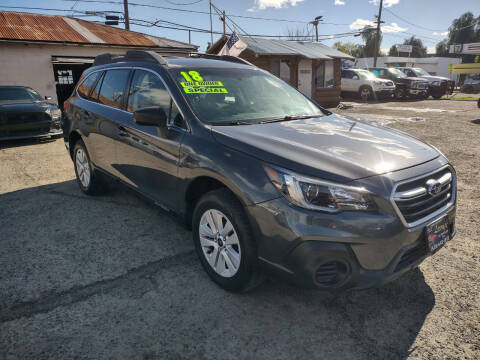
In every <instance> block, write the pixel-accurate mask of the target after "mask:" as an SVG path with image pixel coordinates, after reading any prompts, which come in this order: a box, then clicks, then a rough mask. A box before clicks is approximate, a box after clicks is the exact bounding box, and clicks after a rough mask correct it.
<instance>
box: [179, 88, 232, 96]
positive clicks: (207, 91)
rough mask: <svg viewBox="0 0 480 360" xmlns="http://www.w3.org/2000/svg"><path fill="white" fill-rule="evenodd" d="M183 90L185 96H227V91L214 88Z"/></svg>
mask: <svg viewBox="0 0 480 360" xmlns="http://www.w3.org/2000/svg"><path fill="white" fill-rule="evenodd" d="M183 90H184V91H185V92H186V93H187V94H228V91H227V89H225V88H214V87H185V88H183Z"/></svg>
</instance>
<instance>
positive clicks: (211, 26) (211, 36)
mask: <svg viewBox="0 0 480 360" xmlns="http://www.w3.org/2000/svg"><path fill="white" fill-rule="evenodd" d="M208 3H209V4H210V40H211V41H212V45H213V25H212V0H209V1H208Z"/></svg>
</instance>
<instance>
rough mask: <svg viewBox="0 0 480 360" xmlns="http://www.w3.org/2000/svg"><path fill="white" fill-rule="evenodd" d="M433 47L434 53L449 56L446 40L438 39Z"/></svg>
mask: <svg viewBox="0 0 480 360" xmlns="http://www.w3.org/2000/svg"><path fill="white" fill-rule="evenodd" d="M435 49H436V51H435V53H436V55H437V56H443V57H448V56H449V54H448V52H449V46H448V40H447V39H443V40H442V41H440V42H439V43H438V44H437V46H436V47H435Z"/></svg>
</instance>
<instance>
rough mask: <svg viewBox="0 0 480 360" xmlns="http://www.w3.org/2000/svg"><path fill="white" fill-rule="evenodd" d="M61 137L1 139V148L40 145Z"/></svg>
mask: <svg viewBox="0 0 480 360" xmlns="http://www.w3.org/2000/svg"><path fill="white" fill-rule="evenodd" d="M57 139H59V138H58V137H42V138H32V139H21V140H0V149H8V148H13V147H22V146H31V145H38V144H40V143H49V142H53V141H55V140H57Z"/></svg>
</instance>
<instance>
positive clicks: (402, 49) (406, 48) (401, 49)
mask: <svg viewBox="0 0 480 360" xmlns="http://www.w3.org/2000/svg"><path fill="white" fill-rule="evenodd" d="M396 47H397V51H398V52H405V53H411V52H412V50H413V46H412V45H396Z"/></svg>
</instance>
